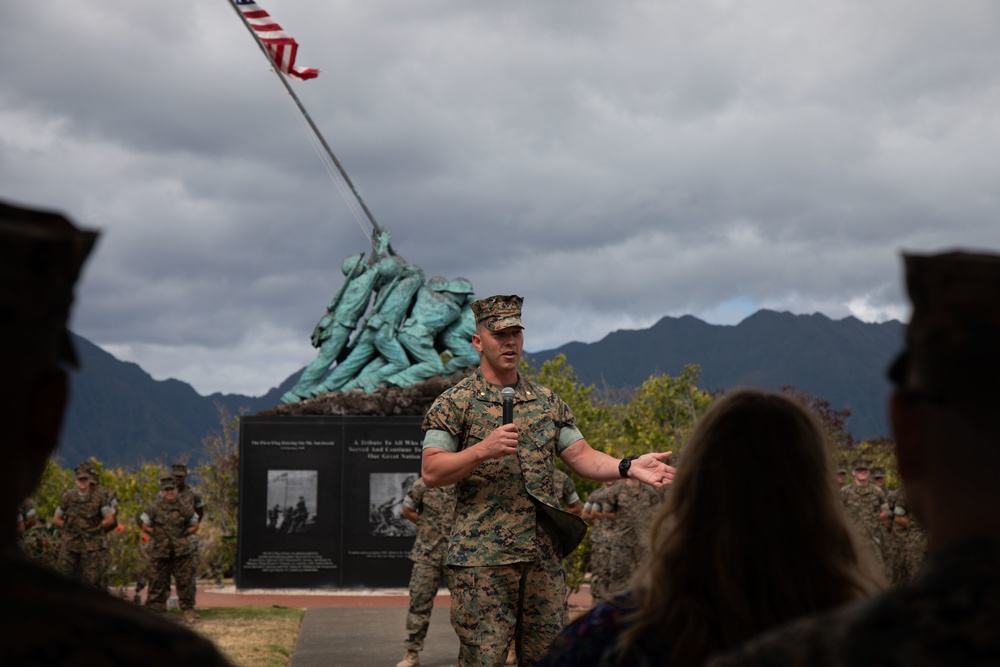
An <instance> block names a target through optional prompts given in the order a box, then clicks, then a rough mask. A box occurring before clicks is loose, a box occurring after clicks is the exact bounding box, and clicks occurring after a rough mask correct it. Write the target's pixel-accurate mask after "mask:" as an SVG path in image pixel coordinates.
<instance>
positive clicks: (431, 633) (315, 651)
mask: <svg viewBox="0 0 1000 667" xmlns="http://www.w3.org/2000/svg"><path fill="white" fill-rule="evenodd" d="M448 612H449V610H448V608H447V607H445V608H443V609H442V608H435V609H434V612H433V614H432V615H431V624H430V627H429V628H428V630H427V638H426V639H425V640H424V650H423V651H421V653H420V664H421V665H422V667H445V666H446V665H456V664H457V659H458V637H456V636H455V632H454V631H453V630H452V629H451V622H450V620H449V618H448V616H449V613H448ZM405 627H406V608H405V607H354V608H350V607H316V608H311V609H307V610H306V615H305V617H304V618H303V619H302V629H301V630H300V631H299V638H298V641H296V643H295V652H294V653H293V654H292V661H291V663H290V667H380V666H383V665H384V666H385V667H394V666H395V664H396V663H397V662H399V661H400V660H401V659H402V658H403V653H404V651H403V634H404V629H405Z"/></svg>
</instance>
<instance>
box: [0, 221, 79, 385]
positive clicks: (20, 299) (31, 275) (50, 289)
mask: <svg viewBox="0 0 1000 667" xmlns="http://www.w3.org/2000/svg"><path fill="white" fill-rule="evenodd" d="M96 240H97V233H96V232H92V231H87V230H81V229H77V228H76V227H75V226H74V225H73V223H71V222H70V221H69V220H67V219H66V218H65V217H63V216H61V215H59V214H57V213H49V212H47V211H38V210H33V209H27V208H22V207H19V206H12V205H10V204H5V203H3V202H0V343H2V347H3V349H4V350H5V352H4V354H5V355H7V356H8V357H10V358H15V357H16V358H22V359H29V360H31V361H32V362H33V363H34V362H38V363H41V364H47V365H53V366H54V365H56V364H58V363H60V362H64V363H67V364H70V365H72V366H79V360H78V359H77V356H76V351H75V350H74V348H73V344H72V342H71V340H70V335H69V330H68V329H67V323H68V320H69V314H70V306H71V305H72V303H73V288H74V286H75V285H76V281H77V278H79V276H80V270H81V268H82V266H83V263H84V261H85V260H86V259H87V255H88V254H90V251H91V249H92V248H93V247H94V243H95V242H96ZM0 365H3V364H0Z"/></svg>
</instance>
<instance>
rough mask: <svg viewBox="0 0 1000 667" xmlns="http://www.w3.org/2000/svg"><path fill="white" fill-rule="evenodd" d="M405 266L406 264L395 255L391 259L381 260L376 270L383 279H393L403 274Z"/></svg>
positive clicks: (384, 258)
mask: <svg viewBox="0 0 1000 667" xmlns="http://www.w3.org/2000/svg"><path fill="white" fill-rule="evenodd" d="M405 265H406V262H405V261H403V260H402V259H401V258H399V257H396V256H395V255H391V256H389V257H383V258H382V259H380V260H379V263H378V264H377V265H376V268H377V269H378V274H379V275H380V276H381V277H382V278H383V279H391V278H395V277H396V276H398V275H399V274H400V273H402V271H403V267H404V266H405Z"/></svg>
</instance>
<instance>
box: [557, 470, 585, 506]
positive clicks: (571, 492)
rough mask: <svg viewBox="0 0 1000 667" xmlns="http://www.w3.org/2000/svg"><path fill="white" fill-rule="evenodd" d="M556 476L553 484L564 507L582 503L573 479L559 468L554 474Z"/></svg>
mask: <svg viewBox="0 0 1000 667" xmlns="http://www.w3.org/2000/svg"><path fill="white" fill-rule="evenodd" d="M552 474H553V475H554V476H555V479H554V480H553V484H554V485H555V488H556V497H557V498H559V500H560V501H562V504H563V505H575V504H576V503H578V502H580V496H579V495H577V493H576V484H574V483H573V479H572V478H571V477H570V476H569V475H567V474H566V473H564V472H563V471H562V470H560V469H559V468H556V469H555V472H554V473H552Z"/></svg>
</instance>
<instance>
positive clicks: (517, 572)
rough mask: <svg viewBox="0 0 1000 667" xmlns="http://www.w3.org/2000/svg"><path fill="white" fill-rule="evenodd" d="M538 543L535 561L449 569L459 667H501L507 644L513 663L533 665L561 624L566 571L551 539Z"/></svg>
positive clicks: (452, 621)
mask: <svg viewBox="0 0 1000 667" xmlns="http://www.w3.org/2000/svg"><path fill="white" fill-rule="evenodd" d="M539 532H541V531H539ZM538 542H539V543H542V542H544V543H545V544H544V548H543V549H541V550H542V551H543V553H540V554H539V556H538V560H536V561H532V562H528V563H512V564H510V565H494V566H485V565H481V566H475V567H455V568H454V577H455V583H454V586H453V588H452V595H451V625H452V627H453V628H454V629H455V633H456V634H457V635H458V640H459V642H460V643H461V648H460V649H459V654H458V664H459V665H461V666H462V667H501V666H502V665H503V664H504V661H505V660H506V658H507V649H508V647H509V646H510V643H511V642H512V641H513V642H516V650H517V664H519V665H534V664H535V663H536V662H538V661H539V660H540V659H541V658H542V656H543V655H545V652H546V650H547V649H548V647H549V644H551V643H552V641H553V640H554V639H555V638H556V636H558V634H559V632H560V631H561V630H562V628H563V626H564V625H565V624H566V620H567V609H566V569H565V567H563V562H562V558H561V557H560V554H559V553H557V551H556V547H555V544H554V542H553V541H552V540H551V539H548V540H539V541H538ZM540 546H541V544H540Z"/></svg>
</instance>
